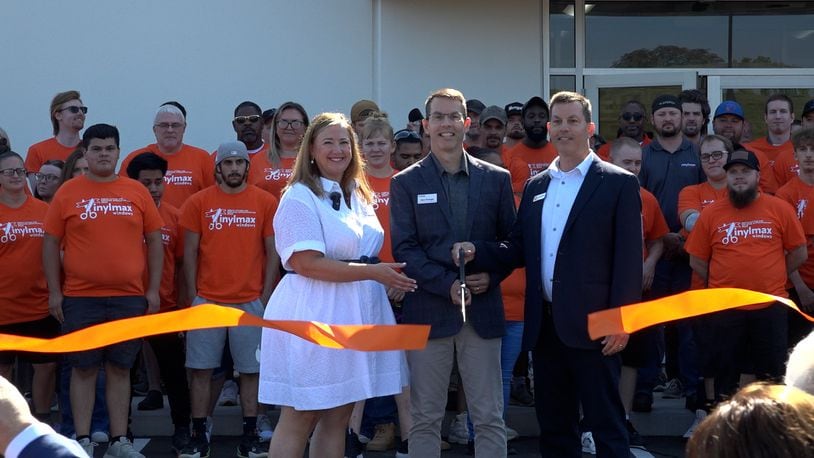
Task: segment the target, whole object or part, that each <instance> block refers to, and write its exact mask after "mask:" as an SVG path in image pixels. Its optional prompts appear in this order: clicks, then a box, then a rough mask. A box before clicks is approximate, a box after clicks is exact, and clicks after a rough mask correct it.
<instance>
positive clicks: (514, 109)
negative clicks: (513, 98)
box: [503, 102, 523, 116]
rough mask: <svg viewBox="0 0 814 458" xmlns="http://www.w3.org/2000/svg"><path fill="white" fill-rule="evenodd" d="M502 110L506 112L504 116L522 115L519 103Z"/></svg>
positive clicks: (511, 104)
mask: <svg viewBox="0 0 814 458" xmlns="http://www.w3.org/2000/svg"><path fill="white" fill-rule="evenodd" d="M503 109H504V110H505V111H506V116H513V115H519V114H523V104H522V103H520V102H512V103H510V104H508V105H506V106H505V107H503Z"/></svg>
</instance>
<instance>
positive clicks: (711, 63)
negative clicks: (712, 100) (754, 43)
mask: <svg viewBox="0 0 814 458" xmlns="http://www.w3.org/2000/svg"><path fill="white" fill-rule="evenodd" d="M725 64H726V61H724V59H723V58H722V57H721V56H719V55H717V54H715V53H714V52H711V51H709V50H707V49H700V48H696V49H690V48H685V47H682V46H657V47H656V48H653V49H636V50H634V51H631V52H629V53H626V54H624V55H622V57H620V58H619V59H618V60H617V61H615V62H614V63H613V64H612V65H611V67H614V68H648V67H665V68H671V67H672V68H675V67H723V66H725Z"/></svg>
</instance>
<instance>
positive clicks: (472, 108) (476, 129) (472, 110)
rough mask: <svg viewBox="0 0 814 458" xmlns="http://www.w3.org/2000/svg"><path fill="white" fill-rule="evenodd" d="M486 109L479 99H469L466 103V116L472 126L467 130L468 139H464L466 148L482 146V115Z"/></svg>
mask: <svg viewBox="0 0 814 458" xmlns="http://www.w3.org/2000/svg"><path fill="white" fill-rule="evenodd" d="M485 108H486V105H484V104H483V102H481V101H480V100H478V99H469V100H467V101H466V116H467V117H469V119H470V121H471V124H469V129H467V130H466V138H465V139H464V148H469V147H470V146H481V144H480V141H481V138H480V114H481V112H483V110H484V109H485Z"/></svg>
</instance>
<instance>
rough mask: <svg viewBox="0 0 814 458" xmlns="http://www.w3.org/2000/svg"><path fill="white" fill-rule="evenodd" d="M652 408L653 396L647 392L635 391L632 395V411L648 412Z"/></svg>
mask: <svg viewBox="0 0 814 458" xmlns="http://www.w3.org/2000/svg"><path fill="white" fill-rule="evenodd" d="M652 410H653V398H652V397H650V396H648V395H647V393H636V395H635V396H633V411H634V412H650V411H652Z"/></svg>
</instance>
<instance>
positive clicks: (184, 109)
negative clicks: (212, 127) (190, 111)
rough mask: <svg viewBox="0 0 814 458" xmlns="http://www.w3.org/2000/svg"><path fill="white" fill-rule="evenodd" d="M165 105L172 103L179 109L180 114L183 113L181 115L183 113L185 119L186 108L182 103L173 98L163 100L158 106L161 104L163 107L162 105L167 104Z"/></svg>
mask: <svg viewBox="0 0 814 458" xmlns="http://www.w3.org/2000/svg"><path fill="white" fill-rule="evenodd" d="M167 105H172V106H174V107H175V108H178V109H179V110H181V114H183V115H184V120H186V119H187V110H186V108H184V106H183V105H181V104H180V103H178V102H176V101H175V100H170V101H169V102H164V103H162V104H161V105H160V106H162V107H163V106H167Z"/></svg>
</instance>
